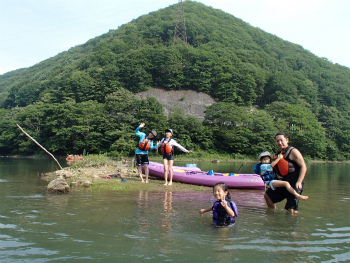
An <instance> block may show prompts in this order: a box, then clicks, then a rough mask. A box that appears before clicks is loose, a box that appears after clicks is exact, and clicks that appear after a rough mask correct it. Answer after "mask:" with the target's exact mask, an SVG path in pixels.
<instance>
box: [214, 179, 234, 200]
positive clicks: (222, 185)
mask: <svg viewBox="0 0 350 263" xmlns="http://www.w3.org/2000/svg"><path fill="white" fill-rule="evenodd" d="M218 185H220V186H221V189H222V190H223V191H224V192H227V195H226V197H227V198H228V199H229V200H230V201H231V195H230V192H229V191H228V187H227V185H226V184H225V183H222V182H220V183H216V184H215V185H214V187H213V190H214V188H215V187H216V186H218Z"/></svg>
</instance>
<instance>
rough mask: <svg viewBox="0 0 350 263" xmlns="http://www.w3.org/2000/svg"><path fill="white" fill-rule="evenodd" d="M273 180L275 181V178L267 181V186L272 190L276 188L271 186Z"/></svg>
mask: <svg viewBox="0 0 350 263" xmlns="http://www.w3.org/2000/svg"><path fill="white" fill-rule="evenodd" d="M273 182H276V180H271V181H269V182H268V183H267V186H268V187H270V188H271V189H272V190H275V189H276V188H274V187H273V185H272V184H273Z"/></svg>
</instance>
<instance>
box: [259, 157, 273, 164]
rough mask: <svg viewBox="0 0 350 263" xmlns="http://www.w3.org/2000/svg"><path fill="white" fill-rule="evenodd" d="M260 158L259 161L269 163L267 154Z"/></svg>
mask: <svg viewBox="0 0 350 263" xmlns="http://www.w3.org/2000/svg"><path fill="white" fill-rule="evenodd" d="M260 160H261V163H270V162H271V159H270V157H268V156H264V157H262V158H261V159H260Z"/></svg>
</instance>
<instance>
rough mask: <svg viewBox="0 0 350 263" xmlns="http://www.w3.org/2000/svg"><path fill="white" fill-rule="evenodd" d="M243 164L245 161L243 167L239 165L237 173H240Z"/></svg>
mask: <svg viewBox="0 0 350 263" xmlns="http://www.w3.org/2000/svg"><path fill="white" fill-rule="evenodd" d="M243 165H244V163H242V165H241V167H239V169H238V171H237V173H236V174H238V173H239V172H240V171H241V169H242V167H243Z"/></svg>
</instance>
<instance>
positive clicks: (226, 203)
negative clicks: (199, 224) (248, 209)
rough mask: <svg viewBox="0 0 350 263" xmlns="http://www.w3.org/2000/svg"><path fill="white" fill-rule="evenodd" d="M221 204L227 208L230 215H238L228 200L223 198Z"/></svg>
mask: <svg viewBox="0 0 350 263" xmlns="http://www.w3.org/2000/svg"><path fill="white" fill-rule="evenodd" d="M221 205H222V207H223V208H225V210H226V212H227V214H228V215H229V216H233V217H234V216H236V215H235V212H234V211H233V210H232V208H231V205H230V204H229V203H228V202H227V201H226V200H222V201H221Z"/></svg>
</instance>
